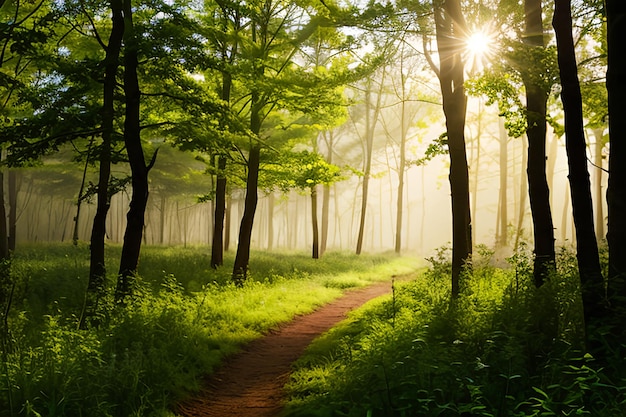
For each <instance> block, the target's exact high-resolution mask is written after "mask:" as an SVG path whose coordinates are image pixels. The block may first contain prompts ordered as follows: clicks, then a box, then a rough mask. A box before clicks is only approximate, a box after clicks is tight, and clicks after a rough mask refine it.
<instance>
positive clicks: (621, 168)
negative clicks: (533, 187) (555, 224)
mask: <svg viewBox="0 0 626 417" xmlns="http://www.w3.org/2000/svg"><path fill="white" fill-rule="evenodd" d="M605 7H606V21H607V47H608V65H607V72H606V88H607V92H608V109H609V140H610V154H609V183H608V188H607V194H606V200H607V209H608V213H607V214H608V217H609V220H608V229H607V236H606V237H607V242H608V245H609V297H610V298H614V297H617V296H619V297H624V296H626V216H624V213H626V164H625V163H624V161H626V55H625V54H624V53H623V46H624V45H625V44H626V30H625V29H624V23H625V22H626V2H623V1H620V0H606V1H605Z"/></svg>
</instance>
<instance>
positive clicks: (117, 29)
mask: <svg viewBox="0 0 626 417" xmlns="http://www.w3.org/2000/svg"><path fill="white" fill-rule="evenodd" d="M122 8H123V4H122V1H121V0H111V21H112V26H111V34H110V35H109V43H108V46H107V50H106V56H105V58H104V87H103V103H102V126H101V127H102V144H101V146H100V152H99V160H100V161H99V162H100V168H99V173H98V189H97V199H98V200H97V205H96V214H95V216H94V219H93V226H92V229H91V239H90V245H89V251H90V263H89V282H88V284H87V293H86V295H85V304H84V306H83V313H82V315H81V320H80V327H81V328H84V327H85V326H86V325H87V321H88V320H89V319H90V318H91V317H93V316H94V315H95V313H96V311H97V308H98V301H99V300H100V298H101V297H102V296H103V295H104V283H105V278H106V266H105V262H104V238H105V236H106V218H107V214H108V212H109V207H110V199H109V178H110V177H111V149H112V141H113V121H114V119H115V109H114V101H115V89H116V85H117V69H118V67H119V58H120V51H121V48H122V38H123V36H124V17H123V13H122Z"/></svg>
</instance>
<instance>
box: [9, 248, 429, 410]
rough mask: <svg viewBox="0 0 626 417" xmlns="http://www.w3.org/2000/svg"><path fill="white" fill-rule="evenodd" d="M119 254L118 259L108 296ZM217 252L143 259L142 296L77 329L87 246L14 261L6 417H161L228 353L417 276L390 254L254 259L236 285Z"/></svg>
mask: <svg viewBox="0 0 626 417" xmlns="http://www.w3.org/2000/svg"><path fill="white" fill-rule="evenodd" d="M119 250H120V248H119V247H116V246H112V247H109V248H108V249H107V256H108V266H109V269H110V270H111V271H112V272H111V273H110V274H109V277H108V285H109V289H112V287H113V286H114V284H115V271H116V270H117V267H116V264H115V260H116V259H117V258H118V256H119ZM206 253H207V249H206V248H158V247H148V248H145V249H144V250H143V255H142V259H141V263H140V269H139V274H140V280H138V282H139V287H138V288H136V296H135V297H134V298H133V300H132V302H131V303H130V305H129V306H128V307H127V308H125V309H123V310H120V309H117V308H115V307H114V306H113V302H112V300H104V302H103V303H102V307H101V311H100V316H101V321H100V326H99V327H95V328H91V329H89V330H78V329H77V327H78V326H77V325H78V317H79V316H80V310H81V307H82V302H83V297H84V291H85V288H86V284H87V282H86V280H87V273H88V264H87V260H86V259H87V258H88V248H87V247H86V246H84V245H83V246H79V247H77V248H76V247H73V246H70V245H63V244H59V245H45V246H40V245H33V246H30V247H27V248H24V249H23V250H20V251H19V252H17V253H16V254H15V257H14V259H13V262H12V265H11V278H12V281H13V282H15V283H16V288H17V290H16V291H15V296H14V302H13V305H12V306H11V311H10V313H11V314H10V317H9V330H10V333H9V337H8V338H7V341H6V342H7V343H6V346H5V347H6V348H5V350H4V351H3V357H2V366H1V367H0V416H2V417H4V416H11V417H13V416H90V417H91V416H94V417H98V416H151V415H157V416H158V415H170V412H169V411H168V408H169V407H170V406H171V405H172V404H174V403H175V402H176V401H178V400H180V399H181V398H183V397H185V396H186V395H189V393H190V392H193V391H194V390H196V389H198V381H200V380H201V377H202V376H203V375H206V374H208V373H210V372H212V371H213V370H214V369H215V367H216V366H217V365H218V364H219V362H220V361H221V360H222V359H223V357H224V356H225V355H228V354H231V353H233V352H235V351H236V350H237V349H239V348H240V347H241V345H242V344H243V343H246V342H248V341H250V340H252V339H254V338H256V337H259V336H260V335H261V334H262V333H263V332H265V331H267V330H268V329H270V328H272V327H274V326H276V325H277V324H278V323H280V322H284V321H287V320H289V319H290V318H292V317H293V316H294V315H296V314H302V313H306V312H308V311H311V310H313V309H314V308H315V307H316V306H319V305H321V304H323V303H326V302H328V301H330V300H332V299H334V298H336V297H338V296H339V295H341V293H342V291H341V289H342V288H346V287H350V286H355V285H364V284H366V283H368V282H371V281H376V280H382V279H389V277H390V276H391V275H393V274H403V273H408V272H410V271H413V270H415V269H416V267H417V262H416V261H415V260H412V259H408V258H399V257H393V256H384V255H372V256H361V257H356V256H353V255H349V254H345V253H329V254H328V256H326V257H325V258H323V259H321V260H317V261H313V260H309V259H308V258H307V256H306V255H304V254H266V253H262V252H258V253H253V255H252V258H251V265H250V268H251V274H250V275H251V279H250V280H249V281H248V282H247V283H246V285H245V286H244V287H243V288H236V287H234V286H233V285H231V284H230V283H229V279H228V278H229V275H230V274H229V272H230V268H231V265H232V259H231V258H227V259H226V265H225V266H224V268H221V269H219V270H217V271H214V270H212V269H211V268H210V267H209V257H208V255H207V254H206Z"/></svg>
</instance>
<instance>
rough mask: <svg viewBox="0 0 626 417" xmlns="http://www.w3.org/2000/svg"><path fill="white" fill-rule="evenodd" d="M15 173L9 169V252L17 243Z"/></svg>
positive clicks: (16, 187)
mask: <svg viewBox="0 0 626 417" xmlns="http://www.w3.org/2000/svg"><path fill="white" fill-rule="evenodd" d="M17 192H18V186H17V171H16V170H15V169H9V251H11V252H12V251H14V250H15V244H16V241H17Z"/></svg>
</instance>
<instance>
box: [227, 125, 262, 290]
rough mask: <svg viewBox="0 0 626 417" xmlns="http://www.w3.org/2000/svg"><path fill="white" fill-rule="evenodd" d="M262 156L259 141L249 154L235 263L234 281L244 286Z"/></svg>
mask: <svg viewBox="0 0 626 417" xmlns="http://www.w3.org/2000/svg"><path fill="white" fill-rule="evenodd" d="M254 120H255V121H254V125H256V124H257V123H258V129H257V132H258V131H259V130H260V120H259V118H258V114H257V116H256V117H255V118H254ZM260 158H261V145H260V144H258V143H255V144H253V145H252V146H251V147H250V153H249V155H248V180H247V182H246V184H247V185H246V200H245V206H244V211H243V216H242V218H241V226H240V227H239V244H238V245H237V254H236V255H235V263H234V265H233V282H235V284H236V285H238V286H242V285H243V283H244V281H245V280H246V278H247V275H248V263H249V261H250V243H251V239H252V226H253V224H254V214H255V212H256V206H257V201H258V190H257V187H258V184H259V165H260Z"/></svg>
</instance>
